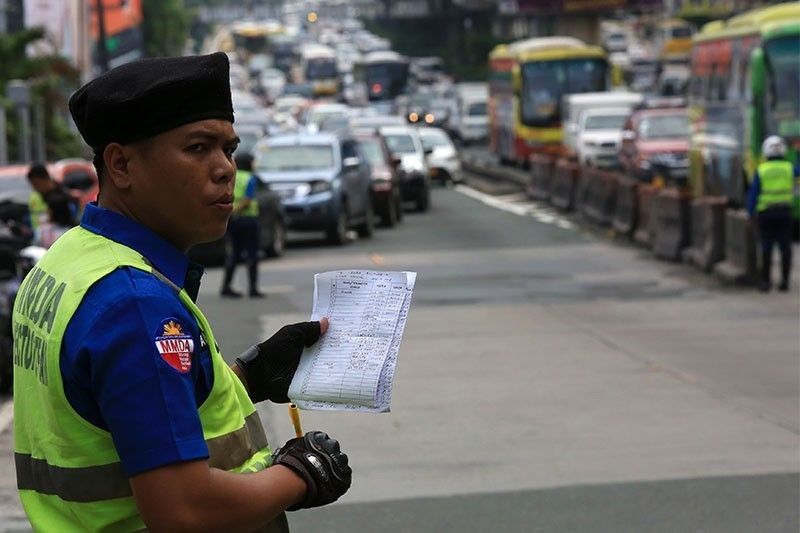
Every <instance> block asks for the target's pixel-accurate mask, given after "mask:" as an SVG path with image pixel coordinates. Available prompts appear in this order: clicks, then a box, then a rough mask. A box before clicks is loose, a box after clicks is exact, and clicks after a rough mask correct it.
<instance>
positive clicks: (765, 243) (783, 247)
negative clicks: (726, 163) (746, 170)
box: [747, 135, 798, 292]
mask: <svg viewBox="0 0 800 533" xmlns="http://www.w3.org/2000/svg"><path fill="white" fill-rule="evenodd" d="M761 152H762V155H763V157H764V162H763V163H761V164H760V165H758V168H757V169H756V173H755V175H754V176H753V179H752V181H751V183H750V190H749V192H748V197H747V210H748V212H749V214H750V216H751V217H752V218H755V219H756V220H757V221H758V233H759V239H760V240H761V280H760V281H759V284H758V288H759V290H761V291H762V292H768V291H769V290H770V289H771V288H772V280H771V274H772V251H773V248H774V247H775V244H777V245H778V248H779V249H780V252H781V281H780V284H779V285H778V290H779V291H782V292H786V291H788V290H789V277H790V274H791V272H792V205H793V203H794V199H795V197H794V187H795V180H796V179H797V175H798V169H797V168H796V167H795V166H794V165H793V164H792V163H791V162H790V161H788V160H787V159H786V152H787V149H786V142H785V141H784V140H783V139H782V138H781V137H779V136H777V135H773V136H770V137H768V138H767V139H766V140H764V142H763V143H762V145H761Z"/></svg>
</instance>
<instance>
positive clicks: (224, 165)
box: [214, 150, 236, 181]
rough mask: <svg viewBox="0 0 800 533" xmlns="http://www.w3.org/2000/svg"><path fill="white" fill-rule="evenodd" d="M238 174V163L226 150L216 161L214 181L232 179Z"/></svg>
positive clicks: (222, 151) (221, 152)
mask: <svg viewBox="0 0 800 533" xmlns="http://www.w3.org/2000/svg"><path fill="white" fill-rule="evenodd" d="M235 176H236V163H234V161H233V159H231V158H230V157H228V155H227V154H226V153H225V151H224V150H220V155H219V156H218V157H217V158H215V162H214V181H232V180H233V179H234V177H235Z"/></svg>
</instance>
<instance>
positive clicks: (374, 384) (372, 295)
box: [289, 270, 417, 412]
mask: <svg viewBox="0 0 800 533" xmlns="http://www.w3.org/2000/svg"><path fill="white" fill-rule="evenodd" d="M416 277H417V275H416V273H415V272H380V271H370V270H340V271H336V272H325V273H323V274H316V275H315V276H314V303H313V310H312V313H311V320H319V319H320V318H322V317H328V319H329V320H330V327H329V328H328V331H327V333H326V334H325V335H323V336H322V337H321V338H320V340H319V341H318V342H317V343H316V344H315V345H314V346H312V347H311V348H306V350H305V351H304V352H303V355H302V356H301V358H300V364H299V365H298V367H297V371H296V372H295V375H294V379H292V383H291V385H290V386H289V398H291V399H292V401H293V402H295V403H296V404H297V405H298V406H299V407H301V408H303V409H320V410H346V411H367V412H388V411H389V407H390V403H391V397H392V385H393V383H394V371H395V367H396V365H397V356H398V354H399V353H400V341H401V340H402V337H403V332H404V330H405V324H406V319H407V318H408V311H409V309H410V306H411V295H412V293H413V291H414V284H415V282H416Z"/></svg>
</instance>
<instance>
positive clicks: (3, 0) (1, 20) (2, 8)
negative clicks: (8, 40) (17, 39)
mask: <svg viewBox="0 0 800 533" xmlns="http://www.w3.org/2000/svg"><path fill="white" fill-rule="evenodd" d="M7 13H8V0H0V33H8V15H7Z"/></svg>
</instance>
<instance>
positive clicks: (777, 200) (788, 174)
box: [756, 160, 794, 213]
mask: <svg viewBox="0 0 800 533" xmlns="http://www.w3.org/2000/svg"><path fill="white" fill-rule="evenodd" d="M758 177H759V179H760V180H761V193H760V194H759V195H758V203H757V204H756V210H757V211H758V212H759V213H760V212H762V211H765V210H766V209H769V208H770V207H773V206H776V205H785V206H787V207H788V206H790V205H791V204H792V199H793V198H794V166H793V165H792V164H791V163H790V162H789V161H782V160H775V161H765V162H764V163H761V164H760V165H758Z"/></svg>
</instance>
